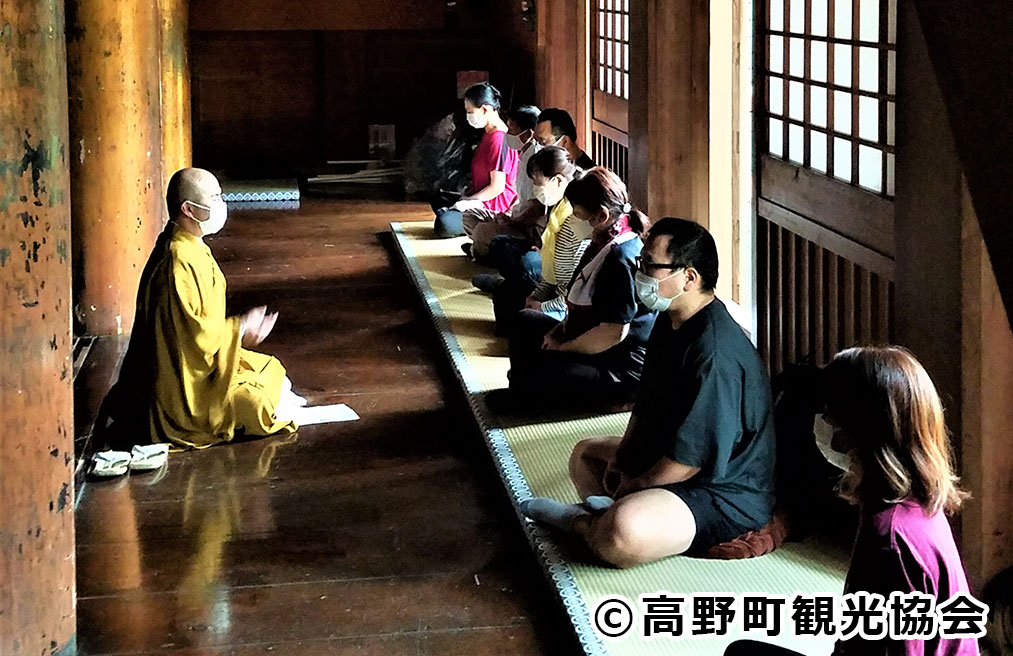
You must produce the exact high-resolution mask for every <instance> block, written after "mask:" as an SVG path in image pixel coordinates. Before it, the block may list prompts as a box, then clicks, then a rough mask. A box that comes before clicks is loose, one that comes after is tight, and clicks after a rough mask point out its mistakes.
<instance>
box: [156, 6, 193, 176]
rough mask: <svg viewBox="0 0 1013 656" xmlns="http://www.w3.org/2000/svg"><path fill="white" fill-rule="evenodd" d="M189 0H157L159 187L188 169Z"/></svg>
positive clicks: (190, 135)
mask: <svg viewBox="0 0 1013 656" xmlns="http://www.w3.org/2000/svg"><path fill="white" fill-rule="evenodd" d="M189 4H190V3H189V0H158V12H159V26H160V28H161V47H162V53H161V74H162V86H161V91H162V100H161V111H162V188H163V190H164V189H165V186H166V185H167V184H168V183H169V178H170V177H171V176H172V174H173V173H175V172H176V171H178V170H179V169H182V168H186V167H188V166H190V164H191V162H192V158H193V145H192V144H193V140H192V134H191V129H190V44H189Z"/></svg>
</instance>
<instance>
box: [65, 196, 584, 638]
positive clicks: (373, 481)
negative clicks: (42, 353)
mask: <svg viewBox="0 0 1013 656" xmlns="http://www.w3.org/2000/svg"><path fill="white" fill-rule="evenodd" d="M428 216H430V214H429V212H428V211H427V208H425V207H423V206H420V205H405V204H400V203H382V202H352V201H333V200H332V201H322V200H317V201H314V200H310V201H304V202H303V206H302V209H301V210H298V211H288V212H278V211H257V212H248V211H247V212H234V213H233V214H232V215H231V218H230V223H229V224H228V226H227V227H226V229H225V230H224V231H223V234H222V235H221V236H218V237H215V238H214V239H213V240H210V243H211V246H212V248H213V249H214V251H215V253H216V255H217V257H218V259H219V262H220V263H221V265H222V268H223V270H224V271H225V274H226V276H227V277H228V281H229V300H230V309H231V311H232V312H239V311H241V310H243V309H245V308H247V307H248V306H252V305H254V304H259V303H266V304H267V305H269V306H270V307H271V308H275V309H278V310H280V312H281V317H280V319H279V321H278V325H277V327H276V329H275V331H274V333H273V334H272V335H271V336H270V338H269V339H268V340H267V341H266V342H265V343H264V344H263V345H262V346H261V347H260V350H263V351H266V352H270V353H273V354H275V355H277V356H279V357H280V358H281V360H282V362H283V363H284V364H285V366H286V367H287V368H288V371H289V376H290V377H291V378H292V380H293V381H294V382H295V385H296V387H297V389H298V390H299V391H301V392H302V393H304V394H305V395H307V396H308V397H309V398H310V400H311V401H312V402H313V403H316V404H319V403H334V402H345V403H348V404H349V405H351V406H352V407H353V408H354V409H355V410H356V411H357V412H358V413H359V414H360V415H361V417H362V419H361V420H360V421H358V422H351V423H345V424H330V425H323V426H315V427H307V428H305V429H302V430H300V431H299V433H298V434H297V435H295V436H291V437H287V438H278V439H273V438H267V439H264V440H260V441H253V442H246V443H241V444H233V445H229V446H224V447H216V448H212V449H209V450H206V451H201V452H191V453H183V454H173V456H172V457H171V459H170V464H169V468H168V471H167V473H166V474H165V476H164V477H162V478H160V477H159V476H158V475H155V474H146V475H142V476H131V477H129V478H124V479H121V480H117V481H103V482H89V483H88V485H87V487H86V489H85V493H84V495H83V497H82V499H81V502H80V506H79V508H78V512H77V540H78V549H77V570H78V589H77V593H78V617H79V622H78V644H79V647H80V649H81V652H82V653H85V654H89V655H98V654H142V653H143V654H148V653H168V654H179V655H183V654H186V655H187V656H197V655H200V656H205V655H208V656H209V655H212V654H237V655H242V656H252V655H254V654H308V655H314V654H327V655H329V656H333V655H340V654H395V655H396V654H434V655H436V654H461V655H465V654H468V655H471V654H497V655H507V656H509V655H512V654H525V655H527V654H574V653H579V649H578V648H577V646H576V642H575V640H574V639H573V638H572V635H571V633H570V630H569V624H568V622H567V621H566V619H565V616H564V615H563V613H562V611H561V610H559V608H558V606H557V604H556V602H555V601H554V599H553V597H552V593H551V591H550V589H549V587H548V586H547V584H546V583H545V581H544V579H543V577H542V574H541V572H540V571H539V569H538V566H537V565H536V563H535V560H534V558H533V557H532V555H531V554H530V551H529V549H528V547H527V544H526V543H525V542H524V539H523V536H522V535H521V532H520V529H519V527H518V526H517V524H516V519H515V518H514V517H513V515H512V510H511V509H510V507H509V505H508V503H507V501H506V496H505V493H504V492H503V491H502V489H501V487H500V484H499V480H498V479H497V478H496V475H495V472H494V470H493V468H492V464H491V462H490V459H489V456H488V454H487V452H486V451H485V447H484V445H483V444H482V442H481V438H480V436H479V434H478V433H477V429H476V428H475V427H474V425H473V424H472V423H471V421H470V419H469V415H468V414H467V413H466V412H465V411H464V409H463V406H462V405H461V401H460V399H459V397H458V392H457V391H456V390H455V388H454V387H453V386H445V385H444V384H443V382H442V381H443V380H444V377H445V376H446V371H445V366H444V364H445V363H444V361H443V354H442V353H441V352H440V351H439V350H438V347H437V345H436V341H435V337H434V335H433V332H432V328H431V326H430V324H429V323H428V320H427V319H426V318H425V317H424V316H423V315H422V313H421V311H420V306H419V303H418V300H417V299H416V298H415V295H414V292H413V291H412V289H411V288H410V286H409V283H408V280H407V277H406V276H405V274H404V273H403V271H402V270H401V267H400V264H399V262H398V261H397V260H396V259H395V258H394V257H393V256H392V254H391V252H390V250H389V247H388V245H387V240H386V239H385V234H386V230H387V224H388V223H389V222H390V221H392V220H415V219H424V218H426V217H428ZM98 378H99V379H101V377H98ZM91 396H92V397H93V396H94V394H92V395H91ZM81 398H88V395H87V394H84V395H82V396H81Z"/></svg>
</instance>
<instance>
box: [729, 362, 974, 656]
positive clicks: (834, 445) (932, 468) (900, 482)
mask: <svg viewBox="0 0 1013 656" xmlns="http://www.w3.org/2000/svg"><path fill="white" fill-rule="evenodd" d="M822 375H823V381H824V395H825V396H824V398H825V399H826V411H825V413H824V414H823V415H822V417H820V416H818V417H817V421H816V431H815V432H816V434H817V438H818V441H820V442H821V450H822V451H824V454H825V455H827V456H828V460H831V461H832V462H834V463H835V464H838V463H839V464H838V466H842V467H846V469H845V472H844V474H843V476H842V477H841V480H840V483H839V485H838V489H839V491H840V493H841V495H842V496H843V497H844V498H845V499H847V500H849V501H851V502H852V503H854V504H856V505H857V506H858V507H859V526H858V535H857V537H856V538H855V545H854V548H853V550H852V554H851V565H850V567H849V568H848V576H847V579H846V581H845V583H844V593H845V594H849V593H871V594H876V595H881V596H882V597H883V599H884V600H885V601H886V605H885V608H886V609H887V615H888V616H889V615H890V614H891V611H890V610H889V607H890V595H891V594H892V593H894V592H897V593H901V594H908V593H921V594H923V595H928V596H930V597H932V598H933V600H934V602H935V606H936V607H937V608H938V607H940V606H944V605H946V603H947V602H948V601H949V600H950V599H951V598H952V597H954V595H957V594H959V593H964V594H968V595H969V590H968V586H967V578H966V576H965V574H964V567H963V564H962V563H961V560H960V553H959V552H958V551H957V546H956V544H955V543H954V541H953V533H952V532H951V531H950V524H949V522H948V521H947V519H946V514H947V513H948V512H952V511H955V510H956V509H957V508H958V507H959V506H960V504H961V502H962V501H963V500H964V499H965V497H966V496H967V495H966V494H965V493H964V492H962V491H961V490H960V489H959V487H958V485H957V483H958V479H957V477H956V475H955V474H954V473H953V454H952V451H951V447H950V441H949V437H948V433H947V430H946V424H945V421H944V418H943V406H942V403H941V402H940V400H939V395H938V393H937V392H936V388H935V385H933V383H932V380H931V379H930V378H929V375H928V373H927V372H926V371H925V369H924V367H922V365H921V364H920V363H919V362H918V361H917V360H916V359H915V358H914V356H912V355H911V354H910V353H909V352H907V351H906V350H904V349H902V348H899V347H895V346H888V347H878V348H871V347H868V348H853V349H848V350H846V351H842V352H841V353H838V354H837V355H836V356H835V357H834V359H833V360H832V361H831V362H830V364H829V365H827V366H826V368H825V369H824V371H823V374H822ZM821 434H822V435H824V436H825V437H829V439H823V440H819V436H820V435H821ZM975 603H977V602H975ZM844 623H845V624H846V623H848V622H847V621H846V620H845V621H844ZM940 626H942V624H941V625H940ZM840 628H841V627H840V625H839V627H838V629H839V630H838V635H840ZM794 653H795V652H791V651H788V650H786V649H784V648H781V647H774V646H771V645H766V644H762V643H758V642H752V641H740V642H737V643H734V644H732V645H731V646H730V647H729V648H728V650H727V651H726V652H725V655H726V656H761V655H774V654H794ZM833 653H834V655H835V656H852V655H853V656H895V655H896V656H916V655H917V656H977V654H978V641H977V639H976V638H975V637H954V636H950V637H947V636H944V635H942V634H941V632H939V631H937V632H936V633H935V635H934V636H932V637H928V638H926V639H915V638H911V637H905V638H899V637H898V638H897V639H891V638H890V637H889V631H888V632H887V635H886V636H883V637H881V638H872V637H869V638H863V637H859V636H857V635H856V636H854V637H851V638H850V639H848V640H839V641H838V642H837V646H836V648H835V649H834V652H833Z"/></svg>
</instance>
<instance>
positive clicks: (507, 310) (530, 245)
mask: <svg viewBox="0 0 1013 656" xmlns="http://www.w3.org/2000/svg"><path fill="white" fill-rule="evenodd" d="M576 172H577V167H576V166H574V165H573V163H572V162H571V161H570V159H569V157H567V154H566V151H565V150H563V149H562V148H560V147H558V146H552V147H549V148H546V149H544V150H542V151H541V152H539V153H538V154H537V155H535V157H533V158H532V159H531V161H530V162H529V163H528V170H527V175H528V176H529V177H530V178H531V179H532V180H533V181H534V185H535V186H534V188H535V196H536V197H537V198H538V203H539V206H540V207H542V213H543V214H547V215H548V217H549V218H548V221H547V222H546V224H545V226H544V230H542V231H541V234H540V235H538V236H537V237H536V238H535V240H533V241H532V240H528V239H517V238H513V237H509V236H507V235H499V236H497V237H496V238H495V239H494V240H493V244H494V245H495V259H496V260H497V262H496V264H497V266H498V267H499V270H500V274H501V280H500V281H498V283H497V285H496V287H495V289H494V291H493V308H494V310H495V312H496V330H497V334H507V330H508V327H509V325H510V324H511V322H512V321H513V319H514V317H515V316H516V314H517V312H519V311H520V310H523V309H524V308H525V306H526V307H528V308H530V309H533V310H542V311H543V312H545V313H546V314H549V315H550V316H552V317H553V318H555V319H557V320H562V319H563V317H565V316H566V303H565V299H563V302H562V303H561V304H559V305H561V307H558V306H557V307H555V308H545V309H543V308H542V304H541V302H540V301H541V300H549V299H550V298H555V294H551V295H549V292H550V291H554V290H555V286H554V285H548V284H547V283H544V280H543V279H544V278H545V277H549V278H551V280H552V282H553V283H555V282H556V281H557V280H558V279H560V278H561V277H565V280H566V282H567V283H568V282H569V280H570V278H571V276H573V270H574V269H575V268H576V266H577V261H578V260H579V258H580V253H581V252H582V251H580V250H579V247H580V245H581V244H582V243H584V244H586V241H584V240H585V239H586V238H587V237H590V233H591V228H590V226H589V225H588V224H587V222H586V221H580V220H578V219H574V218H573V209H572V207H571V206H570V201H568V200H566V198H565V197H564V194H565V192H566V187H567V185H568V184H569V183H570V181H571V180H573V176H574V174H575V173H576ZM557 260H558V262H557ZM480 275H482V274H480ZM484 275H487V276H488V275H490V274H484ZM477 277H478V276H476V278H477ZM537 289H541V291H542V293H543V294H545V295H546V296H545V298H544V299H539V300H538V301H533V300H528V299H529V296H530V295H531V294H532V293H534V292H535V291H536V290H537ZM553 310H555V311H553ZM560 310H562V311H560Z"/></svg>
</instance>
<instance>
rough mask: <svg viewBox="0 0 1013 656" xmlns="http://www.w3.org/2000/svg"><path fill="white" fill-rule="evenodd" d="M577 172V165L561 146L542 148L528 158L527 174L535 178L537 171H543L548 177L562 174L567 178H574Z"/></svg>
mask: <svg viewBox="0 0 1013 656" xmlns="http://www.w3.org/2000/svg"><path fill="white" fill-rule="evenodd" d="M576 172H577V166H576V165H575V164H574V163H573V162H571V161H570V156H569V154H567V152H566V149H565V148H560V147H559V146H549V147H548V148H542V149H541V150H539V151H538V152H537V153H535V154H534V155H532V156H531V159H529V160H528V170H527V174H528V177H529V178H532V179H534V177H535V173H541V174H542V175H544V176H545V177H546V178H551V177H553V176H556V175H562V176H563V177H565V178H566V179H568V180H572V179H573V176H574V174H575V173H576Z"/></svg>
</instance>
